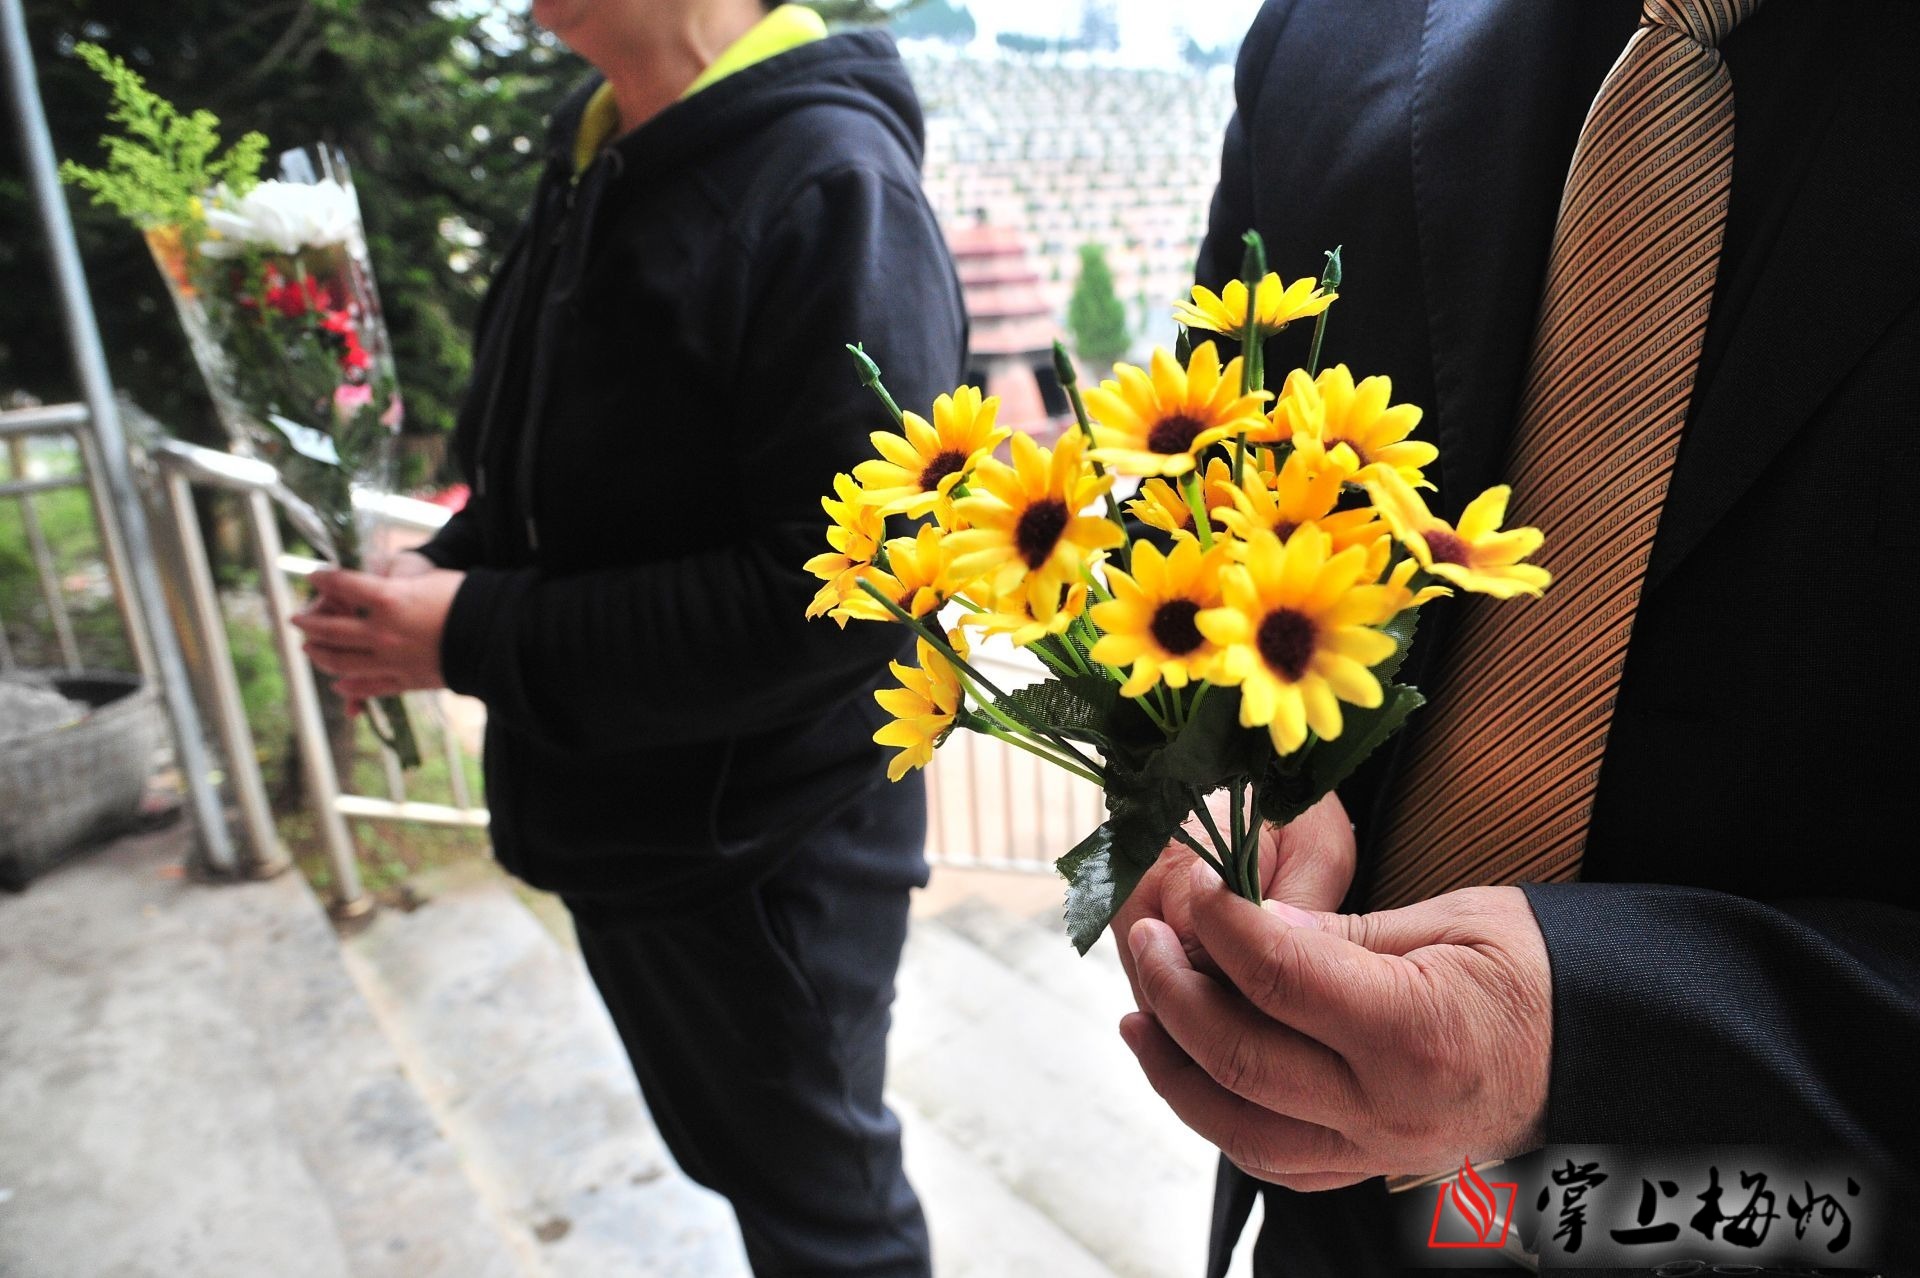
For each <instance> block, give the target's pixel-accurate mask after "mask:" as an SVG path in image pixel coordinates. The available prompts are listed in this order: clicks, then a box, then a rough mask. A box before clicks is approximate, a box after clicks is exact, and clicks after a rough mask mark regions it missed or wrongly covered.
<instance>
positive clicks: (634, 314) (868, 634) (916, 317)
mask: <svg viewBox="0 0 1920 1278" xmlns="http://www.w3.org/2000/svg"><path fill="white" fill-rule="evenodd" d="M595 87H597V82H596V83H593V84H588V85H586V86H583V87H582V89H581V90H580V91H579V92H578V93H577V94H575V95H574V96H573V97H572V98H571V99H570V100H569V102H568V103H567V105H566V106H564V107H563V108H562V109H561V110H560V111H559V112H558V113H557V114H556V118H555V121H554V126H553V130H552V137H551V140H550V148H549V155H548V160H547V168H546V172H545V174H544V176H543V178H542V180H541V183H540V186H539V191H538V194H537V195H536V197H535V202H534V208H533V211H532V213H531V215H530V217H529V219H528V222H527V225H526V226H525V227H524V228H523V229H522V231H521V234H520V236H519V238H518V240H517V241H516V243H515V244H514V246H513V247H512V249H511V250H510V251H509V252H508V254H507V257H506V259H505V260H504V262H503V263H502V265H501V268H500V270H499V272H498V273H497V275H496V277H495V279H494V282H493V286H492V290H491V292H490V293H489V295H488V298H487V302H486V305H485V307H484V309H483V311H482V315H481V321H480V325H479V329H478V333H477V335H476V340H475V359H474V377H473V383H472V386H471V388H470V390H469V394H468V399H467V402H466V404H465V405H464V407H463V410H462V412H461V416H460V421H459V427H458V432H457V434H456V437H455V448H456V451H457V454H458V458H459V461H460V463H461V465H462V467H463V468H464V470H465V472H466V474H467V475H468V476H469V478H470V480H471V482H472V489H473V496H472V499H471V500H470V502H469V503H468V505H467V507H466V509H464V510H463V511H461V512H460V513H459V514H458V515H456V516H455V517H454V518H453V519H452V520H451V521H450V522H449V523H448V524H447V526H446V527H445V529H444V530H443V531H442V532H441V533H440V534H439V535H438V536H437V537H435V538H434V540H433V541H432V542H431V543H430V544H429V545H428V546H427V547H425V548H424V553H425V554H426V555H427V557H428V558H429V559H431V560H433V561H434V562H435V563H437V564H439V565H441V566H443V567H448V568H457V569H462V570H464V571H465V572H466V574H467V577H466V581H465V582H464V584H463V585H462V586H461V587H460V590H459V593H458V594H457V596H456V597H455V599H454V602H453V607H452V609H451V611H450V613H449V614H448V617H447V624H446V631H445V635H444V637H443V639H442V644H441V658H442V665H443V669H444V673H445V676H446V679H447V683H448V685H449V686H450V687H452V688H453V689H454V690H456V691H458V692H464V693H469V694H471V695H474V696H477V697H479V698H481V699H482V700H484V701H485V702H486V703H487V709H488V723H487V747H486V774H487V795H488V802H489V806H490V808H491V810H492V818H493V826H492V834H493V843H494V847H495V850H496V853H497V855H498V856H499V858H500V860H501V862H502V863H503V864H504V865H506V866H507V867H508V868H509V869H511V870H513V871H514V872H516V873H517V874H519V875H521V876H522V877H523V878H525V879H527V880H528V881H529V882H532V883H534V884H536V885H538V886H541V887H545V888H548V889H551V890H554V891H557V892H560V893H562V894H563V895H567V896H569V897H572V898H577V899H586V900H594V899H599V900H606V901H616V902H619V903H621V904H622V905H623V906H626V907H632V908H642V909H661V910H669V909H682V908H686V907H688V906H691V905H693V904H696V903H697V902H698V901H699V900H701V899H703V898H705V897H709V896H711V895H713V894H714V893H716V892H718V891H723V890H725V889H727V888H728V887H730V886H735V885H739V884H743V883H745V882H748V881H750V880H751V879H752V878H753V877H755V876H757V875H759V874H761V873H764V872H766V871H767V870H768V869H770V868H771V867H772V866H773V865H774V864H776V863H778V861H779V860H780V859H782V857H783V856H784V854H786V853H788V852H791V851H792V850H793V849H794V848H795V847H796V846H798V844H799V842H800V841H801V840H803V839H804V838H806V837H807V836H808V835H809V833H810V832H812V831H815V830H817V829H819V828H820V827H821V826H822V824H823V823H824V822H826V821H827V820H828V818H830V817H832V816H833V815H834V814H835V813H836V812H838V811H840V810H841V809H843V808H845V807H846V806H847V805H848V804H850V803H854V802H861V803H888V802H894V803H905V802H913V803H917V802H919V801H920V797H919V795H918V793H917V791H916V790H915V789H914V788H913V787H915V786H917V785H918V781H917V779H915V780H913V781H909V782H906V783H903V785H904V786H906V787H907V788H906V789H904V790H892V791H889V789H888V788H887V782H886V781H885V780H884V763H885V758H886V755H887V753H888V751H886V750H885V749H883V748H882V747H879V746H876V745H875V744H873V742H872V740H871V736H872V733H873V731H874V729H875V728H876V727H877V726H878V725H879V724H880V723H881V722H883V721H884V716H883V714H882V712H881V711H880V710H879V708H878V707H877V706H875V705H874V703H873V700H872V696H871V693H872V690H873V689H874V688H876V687H879V686H882V685H883V683H884V681H885V680H886V679H888V678H889V677H890V676H888V675H887V673H886V663H887V661H888V659H889V658H892V657H895V656H898V655H900V654H901V652H902V651H903V650H904V649H905V648H906V646H907V645H906V643H905V642H904V641H905V635H904V633H903V632H902V631H901V630H900V628H898V627H894V626H887V625H879V624H875V623H860V622H854V623H851V624H849V625H848V626H847V627H846V628H845V629H844V630H842V629H840V628H839V627H837V626H836V625H835V624H834V623H832V622H831V621H825V620H822V621H812V622H810V621H808V620H807V619H806V618H805V615H804V614H805V610H806V606H807V603H808V600H809V599H810V598H811V597H812V595H813V592H814V590H815V589H816V588H817V587H818V585H819V584H820V583H819V582H817V581H815V580H813V579H812V578H811V577H809V576H808V575H807V574H806V573H805V572H804V571H803V570H802V567H801V565H802V564H804V563H805V562H806V560H807V559H808V558H809V557H810V556H811V555H813V554H816V553H818V552H820V551H822V550H824V549H826V543H825V538H824V532H825V528H826V525H827V519H826V516H825V515H824V513H823V512H822V510H821V506H820V501H821V498H822V497H823V496H826V495H828V494H830V492H831V488H832V479H833V476H834V474H835V473H836V472H839V471H846V470H851V469H852V468H853V466H854V465H855V464H856V463H857V462H859V461H860V460H862V459H863V458H865V457H868V456H871V455H872V450H871V445H870V443H869V442H868V434H869V432H871V431H874V430H879V429H888V428H891V425H892V423H891V421H890V419H889V418H888V416H887V414H886V410H885V408H884V407H883V406H882V405H881V404H880V403H879V401H878V400H877V399H875V398H874V396H873V395H872V393H871V392H870V391H868V390H866V389H865V388H863V387H862V386H861V385H860V383H859V381H858V380H857V378H856V377H855V373H854V367H853V364H852V361H851V359H850V358H849V356H848V354H847V352H846V351H845V349H844V344H845V343H848V342H862V343H864V344H865V346H866V349H867V350H868V352H869V353H870V354H872V355H873V356H874V358H875V359H876V360H877V361H878V363H879V364H880V367H881V368H882V369H883V370H884V372H885V375H886V377H887V380H888V383H889V385H890V387H891V389H892V391H893V393H894V395H895V396H896V398H897V399H898V400H899V402H900V403H901V404H902V405H904V406H906V407H909V408H913V407H915V406H918V407H919V411H921V412H923V413H924V412H926V411H927V406H928V405H929V404H930V403H931V401H932V399H933V397H934V396H935V395H936V394H938V393H940V392H942V391H947V390H951V389H952V388H953V387H954V386H955V385H956V384H957V383H958V382H959V381H960V379H961V376H962V373H963V364H964V359H965V347H966V321H965V314H964V311H963V309H962V305H961V300H960V290H959V284H958V282H957V280H956V279H955V276H954V272H953V267H952V263H951V260H950V259H949V257H948V254H947V250H946V247H945V243H944V241H943V239H942V237H941V234H940V230H939V228H938V226H937V225H936V224H935V221H934V217H933V213H932V211H931V210H930V209H929V208H928V205H927V203H926V200H925V198H924V196H923V195H922V193H921V190H920V182H919V164H920V157H921V152H922V137H923V133H922V124H921V115H920V110H919V105H918V102H917V100H916V99H915V96H914V92H913V87H912V84H911V82H910V81H909V79H908V77H907V73H906V70H905V68H904V66H903V65H902V64H901V62H900V59H899V56H898V54H897V53H896V52H895V50H894V47H893V43H892V41H891V39H890V38H889V37H887V36H886V35H884V34H881V33H877V32H858V33H851V34H842V35H834V36H829V37H827V38H825V39H823V40H819V41H815V42H813V43H811V44H807V45H803V46H801V47H799V48H797V49H793V50H790V51H788V52H785V53H782V54H779V55H777V56H775V57H772V58H769V59H767V60H765V61H763V62H760V63H757V64H754V65H752V66H749V67H747V68H746V69H744V70H742V71H739V72H736V73H735V74H733V75H731V76H728V77H727V78H725V79H723V80H721V81H719V82H718V83H716V84H714V85H712V86H710V87H708V88H706V89H704V90H702V91H701V92H699V93H697V94H695V95H693V96H692V97H689V98H686V99H683V100H682V101H680V102H677V103H675V104H674V105H672V106H670V107H668V108H667V109H666V110H664V111H662V112H661V113H660V114H659V115H658V116H656V117H654V118H653V119H652V120H650V121H648V122H647V123H646V124H644V125H642V126H641V127H640V128H638V129H635V130H634V131H632V132H631V133H629V134H627V135H625V136H624V137H622V138H620V139H619V140H618V141H616V142H615V143H614V144H612V145H611V146H610V147H608V148H606V149H605V150H603V151H602V152H601V154H600V156H599V157H598V159H596V160H595V161H594V163H593V164H592V165H591V166H590V167H589V168H588V169H587V170H586V171H585V172H584V173H581V174H578V175H577V176H576V174H575V173H574V170H573V161H572V154H573V142H574V137H575V134H576V132H577V130H578V128H579V121H580V116H581V112H582V110H583V108H584V105H585V103H586V100H587V98H588V96H589V95H590V94H591V92H592V90H593V89H594V88H595ZM833 855H836V856H842V857H843V858H844V859H845V860H847V861H848V862H849V863H850V864H849V866H848V869H849V870H850V871H853V872H860V873H867V874H872V875H880V876H891V877H896V878H898V879H899V880H900V881H913V880H914V879H915V878H917V877H918V876H919V875H920V874H921V873H923V867H922V864H921V861H920V856H919V849H917V848H911V849H901V848H864V847H856V846H848V847H845V848H844V849H840V850H839V851H837V852H834V853H833Z"/></svg>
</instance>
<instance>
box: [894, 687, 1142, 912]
mask: <svg viewBox="0 0 1920 1278" xmlns="http://www.w3.org/2000/svg"><path fill="white" fill-rule="evenodd" d="M972 661H973V664H974V665H976V666H978V667H979V668H980V670H981V673H983V674H985V675H987V676H988V677H989V678H991V679H992V680H993V681H994V683H996V684H997V685H999V686H1000V687H1002V688H1008V689H1011V688H1015V687H1019V686H1021V685H1023V684H1027V683H1031V682H1033V681H1034V680H1035V679H1037V678H1039V677H1040V676H1041V675H1044V674H1045V673H1046V671H1045V668H1044V667H1042V666H1041V664H1040V663H1039V662H1038V661H1037V660H1035V659H1034V658H1033V657H1031V656H1028V655H1027V654H1026V653H1023V652H1020V651H1019V650H1017V649H1008V650H1004V651H998V650H988V651H983V652H976V653H975V654H974V655H973V657H972ZM927 800H928V805H927V806H928V811H927V859H928V860H929V861H932V862H933V863H934V864H936V865H954V866H968V867H977V868H980V869H994V870H1020V871H1028V872H1033V873H1048V874H1050V873H1052V872H1053V863H1054V862H1055V861H1056V860H1058V859H1059V858H1060V857H1061V856H1062V855H1063V854H1065V853H1066V851H1067V849H1069V848H1071V847H1072V846H1073V845H1074V844H1076V843H1078V842H1079V841H1080V840H1081V839H1083V838H1085V837H1086V836H1087V835H1088V834H1089V833H1090V832H1091V831H1092V830H1093V828H1094V827H1095V826H1097V825H1099V824H1100V822H1102V821H1103V820H1105V819H1106V807H1105V805H1104V803H1103V801H1102V799H1101V796H1100V789H1099V787H1098V786H1095V785H1093V784H1091V783H1089V782H1087V781H1083V780H1081V779H1080V778H1079V777H1076V776H1073V775H1072V774H1071V773H1067V772H1063V771H1061V770H1060V769H1059V768H1056V767H1053V766H1051V765H1049V764H1047V763H1045V762H1043V761H1042V760H1039V759H1036V758H1034V757H1033V756H1032V755H1030V754H1027V753H1025V752H1024V751H1020V750H1016V749H1014V748H1013V747H1012V746H1010V745H1007V744H1006V743H1005V742H1003V741H996V740H994V739H993V738H992V737H987V736H982V735H980V734H979V733H976V732H956V733H954V734H953V735H952V736H950V737H948V738H947V741H946V744H944V745H942V746H941V747H940V749H939V750H938V751H936V752H935V754H934V756H933V762H932V763H931V764H929V765H927Z"/></svg>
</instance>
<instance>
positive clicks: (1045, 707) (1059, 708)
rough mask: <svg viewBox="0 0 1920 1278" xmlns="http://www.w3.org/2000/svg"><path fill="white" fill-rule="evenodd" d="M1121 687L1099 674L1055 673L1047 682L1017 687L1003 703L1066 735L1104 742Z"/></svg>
mask: <svg viewBox="0 0 1920 1278" xmlns="http://www.w3.org/2000/svg"><path fill="white" fill-rule="evenodd" d="M1118 699H1119V688H1118V686H1117V685H1115V684H1114V683H1113V681H1112V680H1110V679H1104V678H1101V677H1100V676H1099V675H1075V676H1074V677H1073V678H1071V679H1065V678H1061V677H1059V676H1057V675H1056V676H1054V677H1053V678H1051V679H1047V680H1045V681H1044V682H1041V683H1036V684H1030V685H1029V686H1027V687H1025V688H1016V689H1014V690H1013V691H1012V692H1009V693H1008V694H1007V695H1006V696H1005V697H1003V698H1001V699H1000V702H999V705H1000V707H1001V709H1003V710H1005V711H1006V712H1007V713H1008V714H1010V715H1012V716H1013V717H1014V718H1016V719H1019V720H1021V721H1022V722H1027V723H1040V724H1044V725H1045V726H1046V727H1048V728H1051V729H1053V730H1054V731H1056V732H1058V733H1059V734H1060V735H1061V736H1063V737H1071V738H1073V739H1074V740H1077V741H1090V742H1092V743H1094V744H1095V745H1103V744H1105V741H1106V735H1105V728H1106V726H1107V722H1108V720H1109V719H1111V718H1112V716H1113V708H1114V703H1115V701H1117V700H1118Z"/></svg>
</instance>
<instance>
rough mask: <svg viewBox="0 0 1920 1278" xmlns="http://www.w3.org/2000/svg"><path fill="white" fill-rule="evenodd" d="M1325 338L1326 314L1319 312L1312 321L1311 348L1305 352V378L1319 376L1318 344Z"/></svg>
mask: <svg viewBox="0 0 1920 1278" xmlns="http://www.w3.org/2000/svg"><path fill="white" fill-rule="evenodd" d="M1326 336H1327V312H1326V311H1321V312H1320V314H1319V315H1317V316H1315V317H1314V320H1313V348H1312V349H1311V350H1309V351H1308V352H1307V376H1308V377H1318V376H1319V375H1320V343H1321V342H1322V341H1323V340H1325V338H1326Z"/></svg>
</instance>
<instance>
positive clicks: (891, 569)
mask: <svg viewBox="0 0 1920 1278" xmlns="http://www.w3.org/2000/svg"><path fill="white" fill-rule="evenodd" d="M884 549H885V550H886V553H887V566H886V567H885V568H878V567H876V568H872V569H869V570H868V571H867V572H865V573H863V574H862V576H863V577H864V578H865V580H867V581H870V582H872V583H873V585H874V586H875V587H877V588H878V589H879V590H880V592H881V593H882V594H884V595H886V597H887V598H889V599H891V600H893V602H895V603H897V604H899V605H900V607H901V608H902V609H903V610H905V612H906V613H907V615H908V616H910V617H924V616H926V615H928V614H929V613H933V612H938V611H939V610H940V607H941V605H943V604H945V603H946V602H947V600H948V599H949V598H951V597H952V595H953V594H954V593H955V591H956V590H958V589H959V588H960V587H961V586H962V585H963V584H964V583H962V582H960V581H959V580H958V579H956V578H955V576H954V574H953V555H952V553H951V551H950V550H949V548H948V546H947V538H946V536H945V534H943V533H941V531H940V530H939V529H938V528H936V527H934V526H933V525H932V524H922V525H921V526H920V531H919V532H918V533H916V534H915V535H914V536H912V537H895V538H893V539H891V540H890V541H888V542H887V543H886V545H885V547H884ZM833 615H834V616H836V617H839V616H846V617H857V618H859V619H860V620H862V621H893V620H895V618H894V615H893V614H892V613H891V612H888V611H887V609H886V606H885V605H884V604H882V603H881V602H880V601H879V600H878V599H875V598H874V597H873V596H871V595H869V594H868V593H867V592H866V591H865V590H862V589H861V588H860V587H859V586H857V585H856V586H854V587H853V588H852V589H851V590H849V591H848V592H847V596H846V600H845V602H844V603H842V604H841V605H840V607H839V608H838V610H836V611H835V613H834V614H833Z"/></svg>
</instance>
